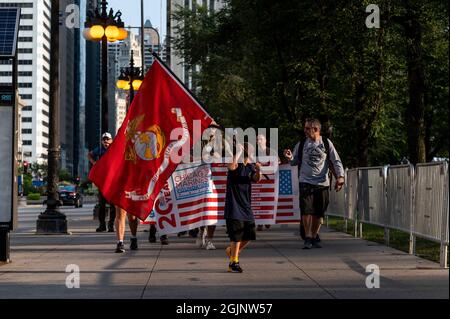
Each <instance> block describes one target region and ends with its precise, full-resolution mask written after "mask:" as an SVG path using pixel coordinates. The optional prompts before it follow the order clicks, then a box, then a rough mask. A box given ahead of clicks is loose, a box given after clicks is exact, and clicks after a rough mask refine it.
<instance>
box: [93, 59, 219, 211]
mask: <svg viewBox="0 0 450 319" xmlns="http://www.w3.org/2000/svg"><path fill="white" fill-rule="evenodd" d="M194 121H196V122H197V123H200V125H198V124H197V126H199V127H200V128H201V132H203V130H205V129H206V128H207V127H208V125H209V124H210V123H211V122H212V118H211V117H210V116H209V115H208V113H206V111H205V110H204V109H203V108H202V106H201V105H200V104H199V103H198V102H197V101H196V100H195V98H194V97H193V96H192V95H191V94H190V93H189V91H188V90H186V89H185V88H184V87H183V85H182V84H181V83H180V82H179V80H178V79H177V78H176V77H175V76H174V75H173V74H172V73H171V71H170V70H168V69H167V67H166V66H165V65H164V64H163V63H162V62H161V61H160V60H159V59H158V58H157V59H155V62H154V63H153V65H152V67H151V68H150V70H149V72H148V73H147V75H146V76H145V79H144V81H143V83H142V85H141V88H140V90H139V92H138V94H137V95H136V97H135V98H134V100H133V103H132V104H131V107H130V109H129V111H128V114H127V116H126V118H125V120H124V122H123V124H122V126H121V128H120V129H119V131H118V133H117V136H116V138H115V139H114V142H113V143H112V144H111V146H110V147H109V148H108V151H107V152H106V153H105V155H103V156H102V158H101V159H100V160H99V161H98V162H97V163H96V164H95V165H94V167H93V168H92V170H91V172H90V174H89V179H90V180H91V181H92V182H93V183H94V184H95V185H96V186H97V187H98V188H99V190H100V192H101V193H102V194H103V196H104V197H105V198H106V200H107V201H109V202H111V203H113V204H115V205H117V206H119V207H121V208H123V209H125V210H126V211H127V212H128V213H130V214H133V215H135V216H137V217H138V218H140V219H142V220H144V219H145V218H147V216H148V215H149V214H150V212H151V211H152V209H153V204H154V202H155V200H156V199H157V198H158V194H159V192H160V191H161V189H162V187H163V186H164V184H165V182H166V181H167V179H168V178H169V177H170V176H171V175H172V173H173V171H174V170H175V168H176V167H177V165H178V164H179V162H178V161H174V160H173V157H172V156H173V155H174V154H179V152H180V149H181V148H183V149H186V146H188V147H189V148H191V146H192V145H194V144H195V143H196V142H197V140H198V139H200V138H201V132H200V134H199V133H197V134H195V135H194V134H193V132H194V130H193V127H194ZM174 129H178V131H177V132H178V133H176V134H175V135H174V136H175V137H171V133H172V131H173V130H174ZM196 135H198V136H196ZM188 143H190V144H188Z"/></svg>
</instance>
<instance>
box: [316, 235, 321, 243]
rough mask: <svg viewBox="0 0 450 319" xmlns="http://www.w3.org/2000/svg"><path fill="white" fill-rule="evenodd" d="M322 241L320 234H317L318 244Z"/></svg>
mask: <svg viewBox="0 0 450 319" xmlns="http://www.w3.org/2000/svg"><path fill="white" fill-rule="evenodd" d="M321 241H322V240H321V239H320V237H319V234H317V236H316V242H318V243H320V242H321Z"/></svg>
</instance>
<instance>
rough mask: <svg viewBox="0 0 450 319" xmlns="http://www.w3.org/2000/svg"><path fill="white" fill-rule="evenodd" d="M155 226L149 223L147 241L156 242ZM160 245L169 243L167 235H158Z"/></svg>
mask: <svg viewBox="0 0 450 319" xmlns="http://www.w3.org/2000/svg"><path fill="white" fill-rule="evenodd" d="M156 231H157V230H156V226H155V224H150V229H149V234H148V242H149V243H156ZM159 240H160V242H161V245H169V238H167V235H162V236H160V237H159Z"/></svg>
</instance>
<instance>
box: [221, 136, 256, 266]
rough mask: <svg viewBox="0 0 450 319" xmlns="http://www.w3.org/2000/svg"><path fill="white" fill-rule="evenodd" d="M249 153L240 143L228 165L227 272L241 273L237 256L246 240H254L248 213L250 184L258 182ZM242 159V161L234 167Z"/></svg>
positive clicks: (253, 225) (225, 215) (253, 230)
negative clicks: (228, 240) (228, 244)
mask: <svg viewBox="0 0 450 319" xmlns="http://www.w3.org/2000/svg"><path fill="white" fill-rule="evenodd" d="M252 153H253V150H252V147H251V146H250V145H249V144H248V143H244V146H242V145H241V144H239V145H237V153H236V154H235V156H233V162H232V163H230V164H228V174H227V193H226V198H225V213H224V217H225V220H226V225H227V233H228V237H229V238H230V242H231V244H230V247H228V248H227V250H226V251H227V255H228V256H229V257H230V263H229V266H228V271H229V272H239V273H241V272H242V268H241V267H240V265H239V252H240V250H242V249H243V248H244V247H245V246H247V245H248V243H249V242H250V240H255V239H256V233H255V218H254V216H253V212H252V209H251V183H252V182H253V183H257V182H259V181H260V180H261V174H260V166H261V165H260V164H259V163H256V164H253V163H251V161H252V157H253V156H252ZM242 155H244V160H243V162H240V163H238V161H239V160H240V159H241V157H242Z"/></svg>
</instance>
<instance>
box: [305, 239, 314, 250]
mask: <svg viewBox="0 0 450 319" xmlns="http://www.w3.org/2000/svg"><path fill="white" fill-rule="evenodd" d="M312 246H313V244H312V240H311V238H308V237H307V238H306V239H305V245H304V246H303V249H311V248H312Z"/></svg>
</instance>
